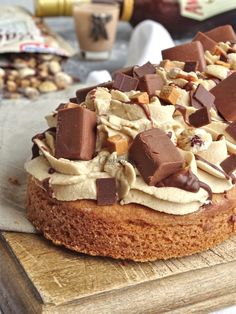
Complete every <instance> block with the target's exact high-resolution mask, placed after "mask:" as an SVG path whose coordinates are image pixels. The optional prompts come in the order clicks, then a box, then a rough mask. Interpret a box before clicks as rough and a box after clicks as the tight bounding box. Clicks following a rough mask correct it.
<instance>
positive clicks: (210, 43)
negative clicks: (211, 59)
mask: <svg viewBox="0 0 236 314" xmlns="http://www.w3.org/2000/svg"><path fill="white" fill-rule="evenodd" d="M193 41H200V42H201V44H202V46H203V49H204V50H205V51H206V50H209V51H211V52H213V51H214V50H215V47H216V45H217V42H216V41H214V40H213V39H211V38H210V37H208V36H207V35H206V34H204V33H202V32H198V33H197V35H196V36H195V37H194V38H193Z"/></svg>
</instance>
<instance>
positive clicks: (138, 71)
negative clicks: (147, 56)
mask: <svg viewBox="0 0 236 314" xmlns="http://www.w3.org/2000/svg"><path fill="white" fill-rule="evenodd" d="M155 73H156V69H155V67H154V66H153V65H152V64H151V62H147V63H145V64H144V65H142V66H140V67H135V68H134V75H135V76H136V77H137V78H141V77H143V76H144V75H146V74H155Z"/></svg>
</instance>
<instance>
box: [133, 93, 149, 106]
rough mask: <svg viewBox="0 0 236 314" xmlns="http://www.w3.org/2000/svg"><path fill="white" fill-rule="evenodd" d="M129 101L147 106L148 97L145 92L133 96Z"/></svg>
mask: <svg viewBox="0 0 236 314" xmlns="http://www.w3.org/2000/svg"><path fill="white" fill-rule="evenodd" d="M130 99H131V101H132V102H134V103H138V104H149V96H148V93H147V92H143V93H137V94H134V95H133V96H131V97H130Z"/></svg>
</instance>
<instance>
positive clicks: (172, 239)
mask: <svg viewBox="0 0 236 314" xmlns="http://www.w3.org/2000/svg"><path fill="white" fill-rule="evenodd" d="M227 32H228V34H229V35H228V36H229V38H228V40H227V41H226V39H225V36H226V33H227ZM209 34H210V36H211V37H208V35H209ZM222 34H223V35H224V36H223V35H222ZM208 35H206V34H198V35H197V36H196V38H195V40H194V41H193V42H192V43H187V44H184V45H181V46H176V47H173V48H170V49H167V50H165V51H163V59H164V60H163V61H162V62H161V63H160V64H159V65H153V64H151V63H150V62H148V63H146V64H144V65H143V66H134V67H130V68H125V69H121V70H119V71H117V72H116V73H115V74H114V80H113V81H111V82H108V83H104V84H100V85H98V86H93V87H89V88H86V89H81V90H78V91H77V92H76V97H75V98H72V99H70V101H69V102H68V103H63V104H60V105H59V106H57V108H56V109H55V111H53V112H52V113H51V114H50V115H48V116H47V117H46V120H47V124H48V127H49V128H48V129H47V130H46V131H45V132H43V133H40V134H37V135H35V136H34V137H33V139H32V140H33V148H32V153H33V157H32V159H31V160H30V161H27V162H26V164H25V168H26V171H27V172H28V174H29V178H28V188H27V210H28V218H29V220H30V221H31V222H32V223H33V225H34V226H35V228H36V229H37V230H38V231H39V232H40V233H42V234H43V235H44V236H45V237H46V238H47V239H49V240H51V241H52V242H53V243H55V244H57V245H63V246H65V247H67V248H69V249H71V250H74V251H77V252H81V253H86V254H90V255H96V256H110V257H113V258H120V259H131V260H134V261H141V262H145V261H152V260H156V259H168V258H172V257H180V256H186V255H190V254H194V253H197V252H201V251H204V250H207V249H209V248H212V247H214V246H215V245H217V244H219V243H221V242H223V241H224V240H226V239H228V238H229V237H230V236H232V235H233V234H235V233H236V188H235V180H236V177H235V170H236V122H235V121H236V94H235V92H234V90H235V86H236V73H234V70H235V69H236V44H235V40H236V36H235V34H234V33H233V31H232V29H231V28H230V26H225V27H221V28H217V29H214V30H212V31H211V32H210V33H208ZM220 36H223V38H224V40H222V41H221V40H220ZM233 36H235V40H233V38H232V37H233ZM215 38H217V39H218V40H217V42H216V41H215ZM207 40H208V41H207ZM223 41H224V42H223ZM210 45H211V46H210ZM183 52H184V53H183ZM176 60H177V61H176ZM55 107H56V106H55Z"/></svg>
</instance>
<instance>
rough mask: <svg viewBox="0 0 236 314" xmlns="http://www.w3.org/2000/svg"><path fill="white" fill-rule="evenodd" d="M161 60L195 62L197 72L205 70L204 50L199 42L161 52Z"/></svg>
mask: <svg viewBox="0 0 236 314" xmlns="http://www.w3.org/2000/svg"><path fill="white" fill-rule="evenodd" d="M162 58H163V59H169V60H171V61H182V62H187V61H195V62H198V68H197V69H198V70H199V71H204V70H205V68H206V61H205V57H204V49H203V47H202V44H201V43H200V41H194V42H192V43H187V44H183V45H180V46H175V47H173V48H169V49H165V50H163V51H162Z"/></svg>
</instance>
